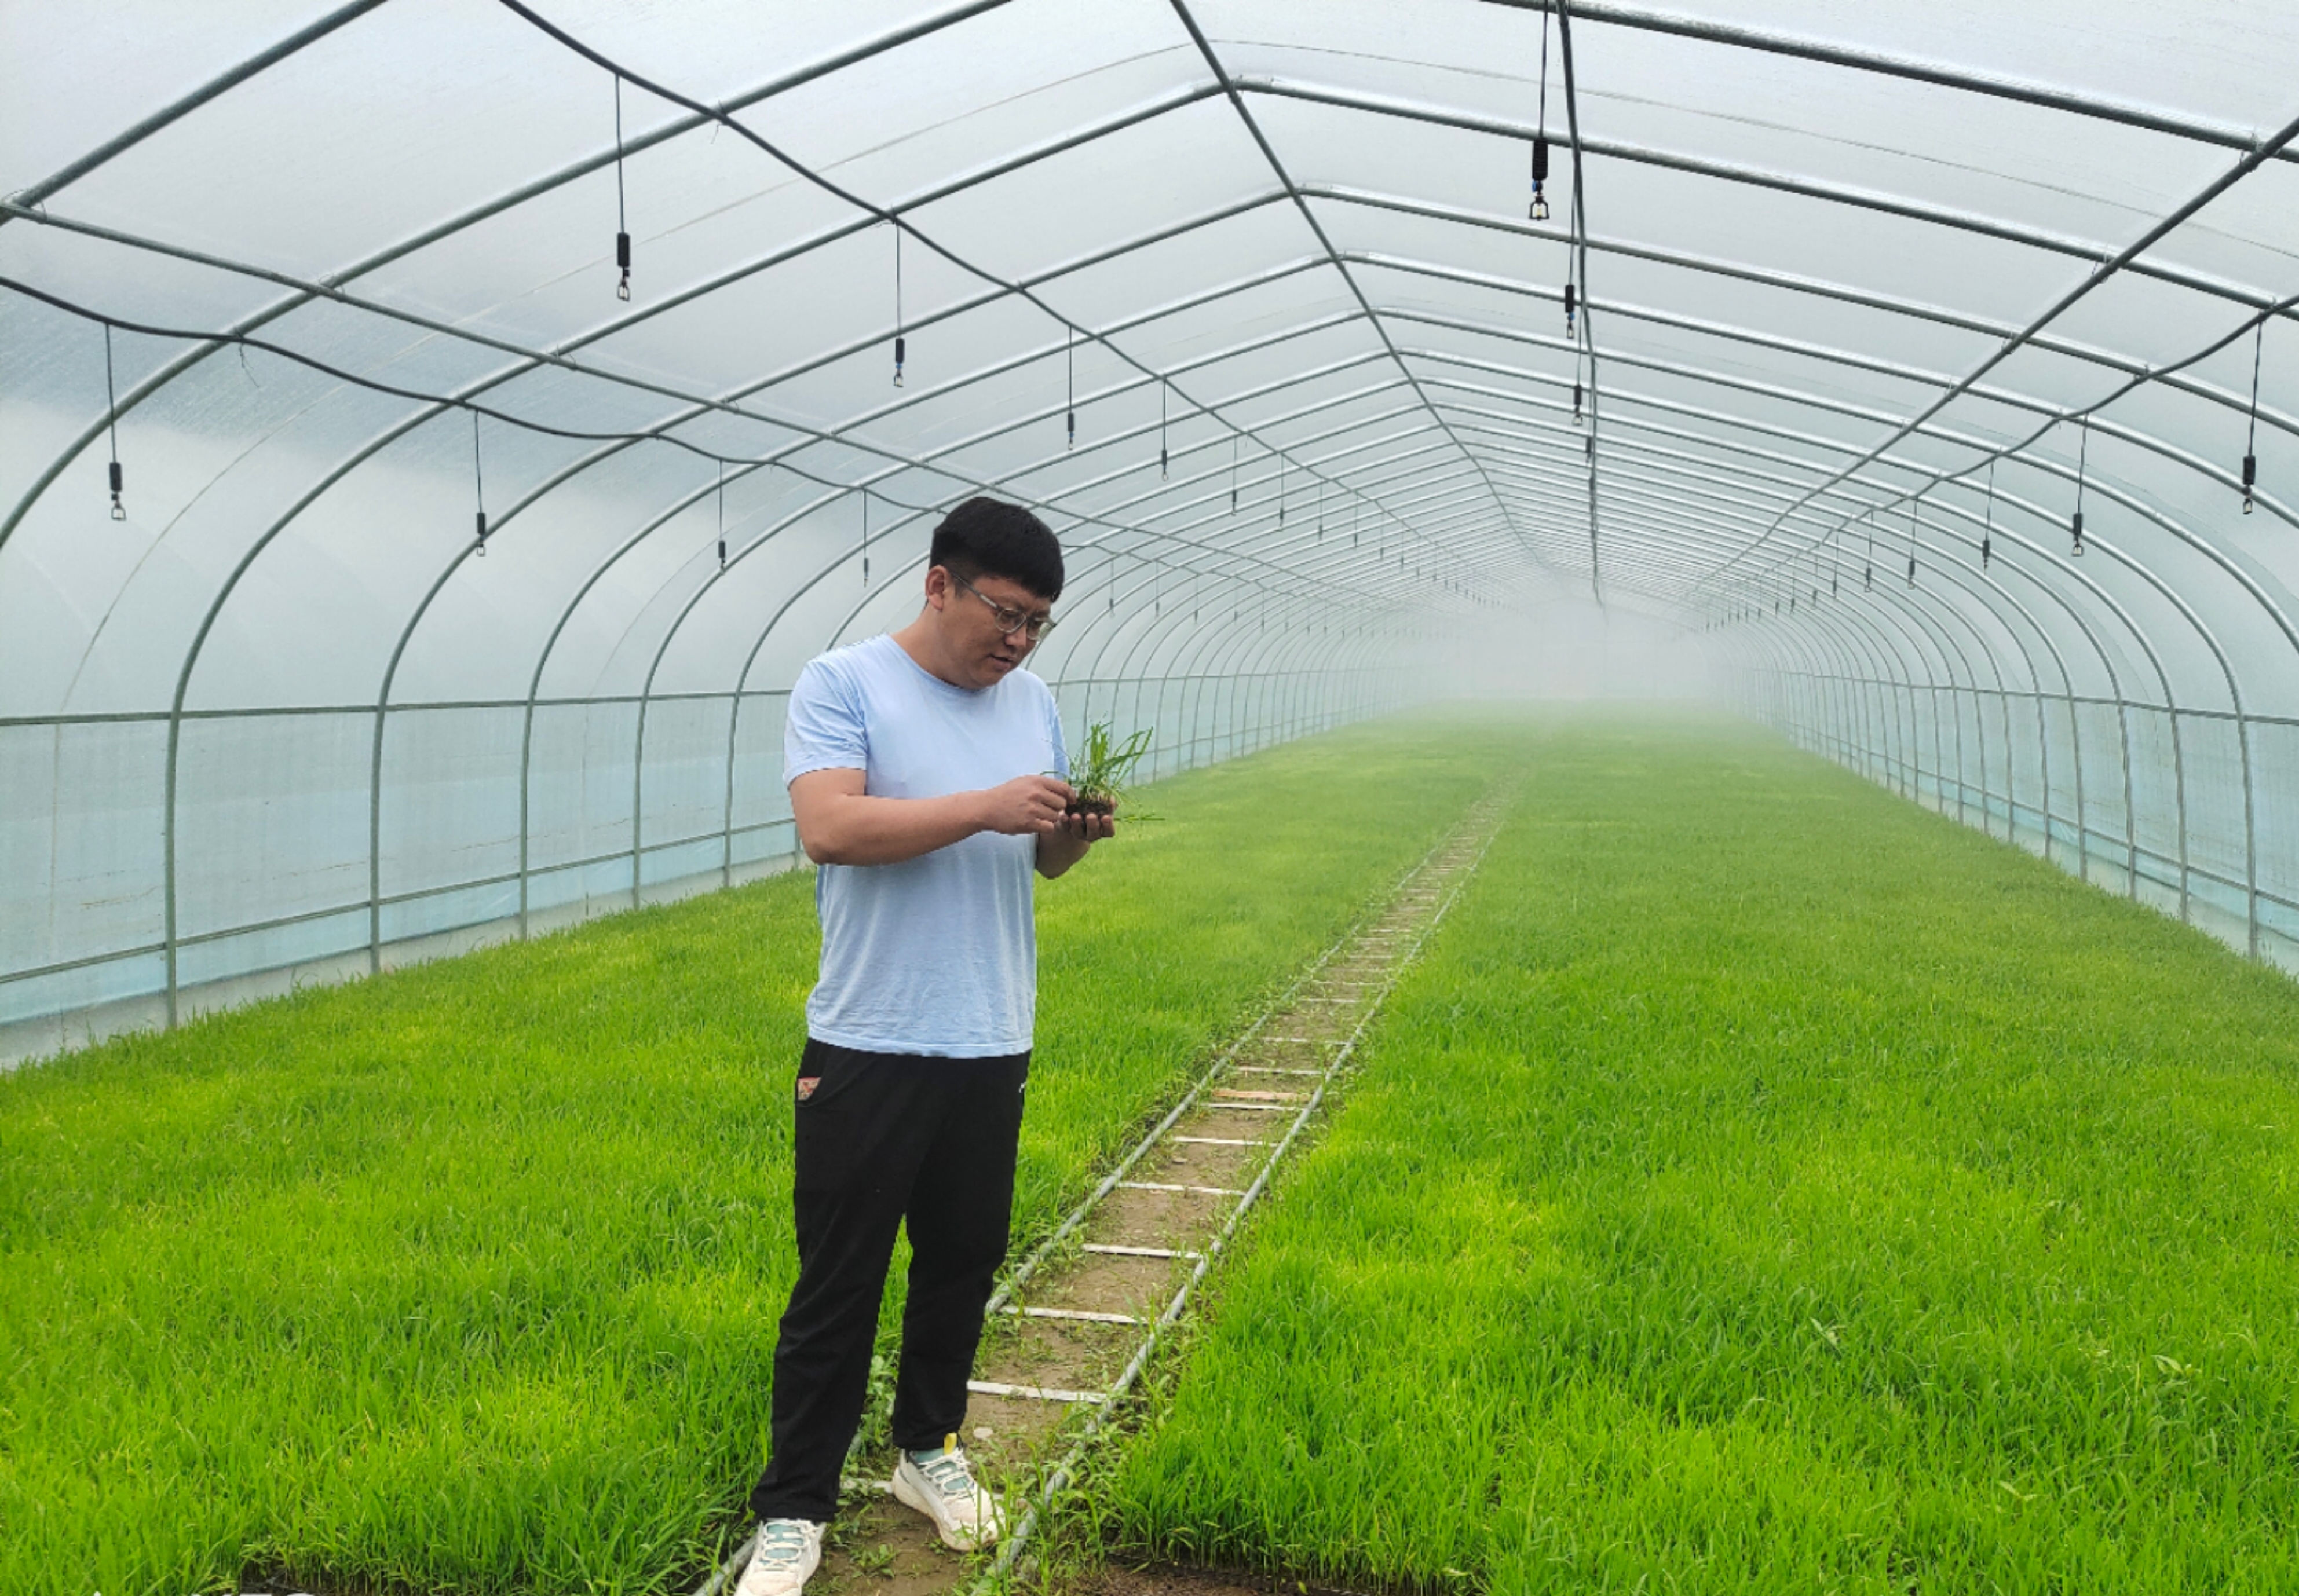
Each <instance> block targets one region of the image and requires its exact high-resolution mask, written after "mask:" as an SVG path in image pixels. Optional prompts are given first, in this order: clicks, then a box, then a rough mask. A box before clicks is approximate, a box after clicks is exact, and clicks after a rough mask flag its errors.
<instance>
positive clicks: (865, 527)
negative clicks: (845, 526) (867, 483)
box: [862, 488, 870, 588]
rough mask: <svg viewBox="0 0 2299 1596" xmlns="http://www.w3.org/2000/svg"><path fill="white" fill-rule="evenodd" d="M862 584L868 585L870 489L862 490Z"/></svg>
mask: <svg viewBox="0 0 2299 1596" xmlns="http://www.w3.org/2000/svg"><path fill="white" fill-rule="evenodd" d="M862 585H863V586H864V587H865V588H867V587H868V586H869V585H870V490H869V489H867V488H865V489H863V490H862Z"/></svg>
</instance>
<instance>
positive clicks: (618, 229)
mask: <svg viewBox="0 0 2299 1596" xmlns="http://www.w3.org/2000/svg"><path fill="white" fill-rule="evenodd" d="M615 264H616V265H617V266H619V267H620V268H622V271H623V277H622V281H621V282H619V283H618V284H616V285H615V297H616V298H617V299H621V300H627V299H629V298H630V296H631V219H630V212H629V208H628V207H627V204H626V203H625V197H624V194H623V75H622V74H621V73H620V72H617V73H616V74H615Z"/></svg>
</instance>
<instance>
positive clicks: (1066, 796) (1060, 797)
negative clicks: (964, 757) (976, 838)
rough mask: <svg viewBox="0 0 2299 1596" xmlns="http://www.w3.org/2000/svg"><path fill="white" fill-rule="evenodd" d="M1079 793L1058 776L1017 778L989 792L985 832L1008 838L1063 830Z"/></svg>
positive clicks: (985, 799) (984, 798) (985, 802)
mask: <svg viewBox="0 0 2299 1596" xmlns="http://www.w3.org/2000/svg"><path fill="white" fill-rule="evenodd" d="M981 798H982V829H983V830H984V831H997V832H999V833H1000V834H1002V835H1004V836H1008V837H1031V836H1038V837H1042V836H1044V835H1045V834H1046V833H1047V832H1049V831H1056V830H1058V829H1061V828H1062V826H1063V815H1064V812H1065V811H1067V809H1068V808H1069V806H1070V805H1071V803H1072V802H1073V801H1075V799H1076V798H1077V790H1076V789H1075V788H1073V787H1072V786H1071V785H1070V784H1069V783H1068V782H1067V781H1062V780H1061V779H1060V778H1058V777H1056V776H1017V777H1015V778H1014V779H1013V780H1012V781H1008V782H1005V783H1003V784H1001V785H1000V786H997V787H992V788H989V789H987V790H984V792H983V793H982V794H981Z"/></svg>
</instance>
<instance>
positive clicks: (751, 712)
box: [0, 649, 1424, 1064]
mask: <svg viewBox="0 0 2299 1596" xmlns="http://www.w3.org/2000/svg"><path fill="white" fill-rule="evenodd" d="M1330 652H1331V650H1330V649H1324V650H1319V651H1317V652H1315V653H1312V652H1309V651H1307V650H1303V649H1291V650H1281V649H1271V650H1267V651H1266V657H1264V658H1262V659H1260V660H1257V661H1247V662H1244V663H1243V664H1242V665H1237V664H1232V665H1230V666H1226V667H1224V666H1210V667H1198V668H1179V669H1174V670H1170V671H1163V672H1160V673H1159V674H1126V675H1121V674H1106V675H1099V676H1081V677H1078V678H1075V679H1067V680H1066V679H1062V678H1060V677H1057V678H1056V679H1055V680H1054V681H1053V682H1052V683H1051V685H1052V686H1053V688H1054V690H1055V695H1056V698H1057V699H1058V702H1059V703H1060V705H1061V708H1062V719H1063V724H1064V727H1065V730H1066V732H1067V736H1068V738H1069V739H1070V740H1071V742H1072V744H1073V746H1075V743H1076V742H1077V740H1079V739H1081V738H1082V737H1083V732H1084V730H1085V728H1086V726H1087V725H1089V724H1091V723H1093V722H1096V721H1108V722H1110V723H1112V724H1113V725H1114V727H1115V728H1116V730H1117V731H1118V732H1121V733H1126V732H1132V731H1133V730H1134V729H1135V728H1137V727H1141V728H1147V729H1149V730H1150V731H1151V732H1152V734H1153V737H1154V739H1155V741H1154V744H1153V753H1152V757H1151V764H1152V765H1154V767H1155V768H1154V774H1156V775H1170V774H1173V773H1176V772H1178V771H1183V770H1188V769H1192V768H1195V767H1197V766H1200V765H1211V764H1215V763H1218V762H1219V761H1222V760H1224V759H1229V758H1233V757H1237V756H1239V755H1241V754H1248V753H1251V752H1253V751H1255V750H1257V749H1259V748H1267V747H1270V746H1273V745H1274V744H1277V743H1281V742H1284V741H1287V740H1291V739H1294V738H1298V737H1302V736H1306V735H1308V734H1310V733H1313V732H1321V731H1324V730H1328V729H1330V728H1332V727H1335V726H1339V725H1341V724H1347V723H1349V722H1351V721H1355V720H1359V719H1363V718H1365V717H1367V716H1369V715H1379V714H1382V713H1385V712H1388V711H1390V710H1392V709H1395V708H1398V707H1401V706H1403V705H1404V704H1406V703H1407V702H1409V701H1412V700H1413V699H1415V698H1416V697H1420V696H1423V685H1424V684H1423V683H1422V682H1421V679H1420V678H1419V677H1417V676H1416V675H1415V673H1413V672H1411V671H1409V670H1407V669H1405V668H1403V667H1399V666H1390V665H1383V664H1359V663H1351V662H1349V660H1346V659H1341V660H1331V661H1329V660H1328V658H1327V657H1325V656H1326V655H1327V654H1329V653H1330ZM788 698H789V690H788V689H776V690H762V691H745V692H743V693H741V694H740V695H736V694H733V693H727V692H718V693H686V694H669V695H656V696H652V697H650V698H648V699H646V700H645V702H644V705H643V711H644V714H643V728H642V713H641V711H642V704H641V702H640V699H638V698H637V697H636V696H629V697H610V698H599V699H555V700H554V699H543V700H538V701H536V702H535V703H534V704H532V705H531V706H530V705H529V704H528V703H527V701H525V700H520V699H505V700H496V701H479V702H455V703H437V704H405V705H400V704H394V705H392V706H390V707H389V708H388V709H387V710H385V711H383V712H380V713H378V711H377V709H376V708H375V707H374V706H372V705H369V706H364V707H359V706H351V707H345V706H317V707H298V708H294V709H286V710H269V711H261V712H252V711H188V712H187V713H186V714H185V715H182V716H181V717H180V718H179V720H178V722H177V724H176V726H175V732H176V735H175V738H174V745H175V747H174V755H173V765H174V778H173V779H174V791H175V801H174V803H173V805H172V806H170V804H169V803H168V802H167V799H166V795H167V793H168V791H169V790H170V717H169V716H168V715H166V714H165V713H164V712H154V713H151V714H141V715H137V714H129V715H91V716H71V715H57V716H24V717H17V718H14V719H11V720H8V721H6V722H4V723H0V792H4V793H5V794H6V799H5V809H4V813H0V838H4V839H5V843H4V848H0V853H4V856H5V858H6V861H7V865H8V868H7V871H6V888H5V898H6V903H5V911H6V912H5V916H4V924H5V926H6V927H7V928H8V929H7V930H6V932H5V933H4V934H0V952H4V963H0V1063H5V1064H12V1063H21V1061H24V1060H26V1059H31V1058H38V1057H42V1056H45V1055H47V1054H54V1053H55V1052H58V1051H59V1050H62V1049H64V1048H68V1047H71V1046H79V1045H82V1044H85V1043H87V1042H89V1041H92V1040H96V1039H100V1038H104V1037H106V1036H110V1035H115V1034H118V1033H120V1032H122V1031H126V1030H137V1029H148V1028H154V1027H161V1026H166V1025H170V1024H172V1023H176V1022H178V1021H183V1020H186V1019H189V1018H191V1017H192V1016H194V1015H195V1014H198V1013H204V1012H209V1011H212V1010H215V1009H219V1008H224V1007H229V1006H232V1005H237V1004H241V1003H245V1002H249V1001H253V1000H255V999H259V998H262V997H267V996H276V995H278V994H281V993H285V992H287V991H291V990H293V989H294V988H296V987H299V986H303V985H309V984H313V983H318V982H327V981H336V980H351V979H355V978H357V977H359V976H361V975H366V974H370V973H373V972H378V971H382V970H387V969H391V968H394V967H395V966H398V965H403V964H407V963H416V962H419V961H422V960H425V959H430V958H437V957H442V956H447V955H454V954H459V953H462V952H466V951H469V950H470V949H472V948H475V947H482V946H485V945H486V944H488V943H491V942H497V941H502V940H506V939H515V938H519V937H523V936H529V935H535V934H540V933H542V932H545V931H548V930H553V929H555V928H558V927H560V926H564V925H569V924H572V923H575V922H579V921H582V920H586V919H589V918H591V917H593V916H595V915H598V914H610V913H614V912H617V911H619V910H624V909H628V908H631V907H633V906H635V905H642V904H648V903H658V902H665V901H668V900H671V899H674V898H678V897H687V896H690V895H692V894H694V893H698V892H706V891H711V890H716V889H721V888H725V887H729V886H734V885H736V884H739V883H741V882H743V881H752V880H755V879H757V878H759V877H760V876H764V875H768V874H772V873H774V872H778V871H782V870H786V869H789V868H791V867H793V865H795V864H800V863H801V862H802V860H801V856H800V855H799V854H798V852H797V842H796V838H795V834H794V832H793V826H792V822H791V817H790V806H789V801H788V798H787V797H786V796H785V794H784V791H783V788H782V782H781V769H782V753H783V721H784V707H785V705H786V703H787V700H788ZM641 748H643V755H641V754H640V752H639V750H640V749H641ZM378 760H379V763H378ZM378 770H380V772H381V773H382V780H381V781H379V782H378V781H374V780H373V779H372V774H371V773H373V772H376V771H378ZM171 921H172V923H173V925H174V928H175V935H174V937H173V939H172V940H171V939H170V938H169V936H168V934H167V933H168V927H169V925H170V922H171Z"/></svg>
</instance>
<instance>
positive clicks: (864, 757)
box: [783, 659, 870, 787]
mask: <svg viewBox="0 0 2299 1596" xmlns="http://www.w3.org/2000/svg"><path fill="white" fill-rule="evenodd" d="M869 768H870V733H869V727H868V724H867V722H866V721H865V720H864V718H863V714H862V695H861V693H860V692H859V690H857V688H856V684H855V682H854V679H853V676H852V675H851V673H849V672H846V671H842V670H838V669H835V668H834V667H833V666H831V665H830V664H829V663H828V662H827V661H826V660H821V659H816V660H811V661H809V662H808V665H807V667H806V668H805V669H804V670H802V671H801V672H800V673H799V674H798V684H797V685H796V686H794V687H793V688H792V689H791V696H790V716H789V719H788V720H787V721H786V722H785V723H784V727H783V785H784V786H785V787H787V786H789V785H790V784H791V783H792V782H793V781H797V780H798V779H799V778H800V777H801V776H803V775H807V774H809V773H812V772H815V771H818V770H867V769H869Z"/></svg>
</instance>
